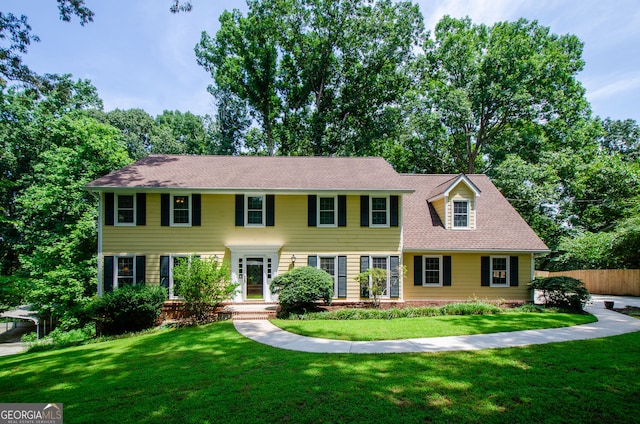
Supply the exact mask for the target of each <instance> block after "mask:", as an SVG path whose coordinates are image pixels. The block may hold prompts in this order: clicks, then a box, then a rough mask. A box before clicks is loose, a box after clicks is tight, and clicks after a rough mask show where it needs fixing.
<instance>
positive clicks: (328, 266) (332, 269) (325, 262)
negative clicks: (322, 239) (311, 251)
mask: <svg viewBox="0 0 640 424" xmlns="http://www.w3.org/2000/svg"><path fill="white" fill-rule="evenodd" d="M320 268H321V269H322V270H324V271H326V272H327V274H329V275H330V276H332V277H334V276H335V275H336V260H335V258H320Z"/></svg>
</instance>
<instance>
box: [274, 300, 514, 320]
mask: <svg viewBox="0 0 640 424" xmlns="http://www.w3.org/2000/svg"><path fill="white" fill-rule="evenodd" d="M506 311H507V310H504V309H502V308H499V307H498V306H495V305H492V304H490V303H484V302H464V303H451V304H447V305H443V306H423V307H417V308H414V307H408V308H389V309H365V308H345V309H337V310H335V311H329V312H307V313H304V314H295V313H291V314H288V315H287V316H286V319H289V320H302V321H308V320H363V319H386V320H390V319H394V318H419V317H436V316H445V315H488V314H499V313H502V312H506Z"/></svg>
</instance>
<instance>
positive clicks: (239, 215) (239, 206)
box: [236, 194, 244, 227]
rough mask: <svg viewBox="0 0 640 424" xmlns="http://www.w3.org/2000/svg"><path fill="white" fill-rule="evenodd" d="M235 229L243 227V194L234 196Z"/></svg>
mask: <svg viewBox="0 0 640 424" xmlns="http://www.w3.org/2000/svg"><path fill="white" fill-rule="evenodd" d="M236 227H244V194H236Z"/></svg>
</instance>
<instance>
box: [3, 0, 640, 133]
mask: <svg viewBox="0 0 640 424" xmlns="http://www.w3.org/2000/svg"><path fill="white" fill-rule="evenodd" d="M414 3H417V4H419V6H420V10H421V12H422V15H423V16H424V19H425V26H426V28H428V29H433V28H434V27H435V25H436V23H437V22H438V21H439V20H440V18H441V17H442V16H444V15H450V16H453V17H456V18H461V17H465V16H469V17H470V18H471V20H472V21H473V22H474V23H484V24H487V25H491V24H493V23H495V22H499V21H514V20H517V19H519V18H526V19H528V20H537V21H538V22H539V23H540V24H541V25H544V26H548V27H550V29H551V32H553V33H556V34H574V35H576V36H578V38H580V40H582V41H583V42H584V51H583V59H584V60H585V62H586V65H585V68H584V70H583V71H582V72H581V73H579V74H578V79H579V80H580V81H581V83H582V84H583V86H584V87H585V88H586V94H587V99H588V100H589V101H590V103H591V106H592V109H593V112H594V114H595V115H599V116H601V117H602V118H606V117H611V118H612V119H633V120H635V121H637V122H640V3H638V1H637V0H607V1H603V0H484V1H483V0H431V1H429V0H420V1H416V0H414ZM85 4H86V5H87V6H88V7H89V8H90V9H91V10H92V11H93V12H94V13H95V17H94V22H91V23H89V24H87V25H85V26H81V25H80V24H79V21H78V19H77V18H75V17H74V19H72V21H71V22H63V21H61V20H60V18H59V14H58V10H57V7H56V2H55V1H54V0H2V3H1V6H0V10H2V12H5V13H7V12H12V13H14V14H16V15H21V14H24V15H26V16H27V17H28V20H29V24H30V25H31V27H32V33H33V34H36V35H38V36H39V37H40V40H41V41H40V42H39V43H35V44H32V45H31V46H30V47H29V51H28V53H27V54H26V55H25V57H24V61H25V63H26V64H27V65H29V66H30V67H31V68H32V69H33V70H34V71H36V72H38V73H58V74H64V73H70V74H72V75H73V77H74V78H76V79H77V78H82V79H89V80H91V82H92V84H93V85H95V86H96V87H97V89H98V94H99V95H100V97H101V98H102V100H103V102H104V109H105V111H109V110H113V109H130V108H140V109H143V110H145V111H146V112H148V113H149V114H151V115H152V116H156V115H159V114H161V113H162V112H163V111H164V110H179V111H181V112H187V111H190V112H192V113H194V114H197V115H205V114H213V113H214V110H215V108H214V103H213V98H212V96H211V95H210V94H209V93H208V92H207V86H208V85H209V84H211V82H212V79H211V76H210V75H209V73H208V72H206V71H205V70H204V69H203V68H202V67H200V66H199V65H198V64H197V63H196V57H195V53H194V47H195V45H196V44H197V43H198V41H199V40H200V36H201V33H202V32H203V31H206V32H207V33H209V34H210V35H214V34H215V32H216V31H217V30H218V29H219V27H220V24H219V21H218V17H219V16H220V14H221V13H222V12H223V11H224V10H231V9H234V8H237V9H239V10H240V11H242V12H243V13H246V10H247V7H246V2H245V1H244V0H227V1H221V0H192V5H193V10H192V11H191V12H189V13H179V14H171V13H170V12H169V7H170V5H171V0H85Z"/></svg>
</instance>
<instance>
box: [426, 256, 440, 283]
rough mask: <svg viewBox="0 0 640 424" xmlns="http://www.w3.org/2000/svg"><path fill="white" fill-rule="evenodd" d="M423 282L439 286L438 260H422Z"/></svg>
mask: <svg viewBox="0 0 640 424" xmlns="http://www.w3.org/2000/svg"><path fill="white" fill-rule="evenodd" d="M424 270H425V272H424V282H425V283H426V284H440V258H424Z"/></svg>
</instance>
